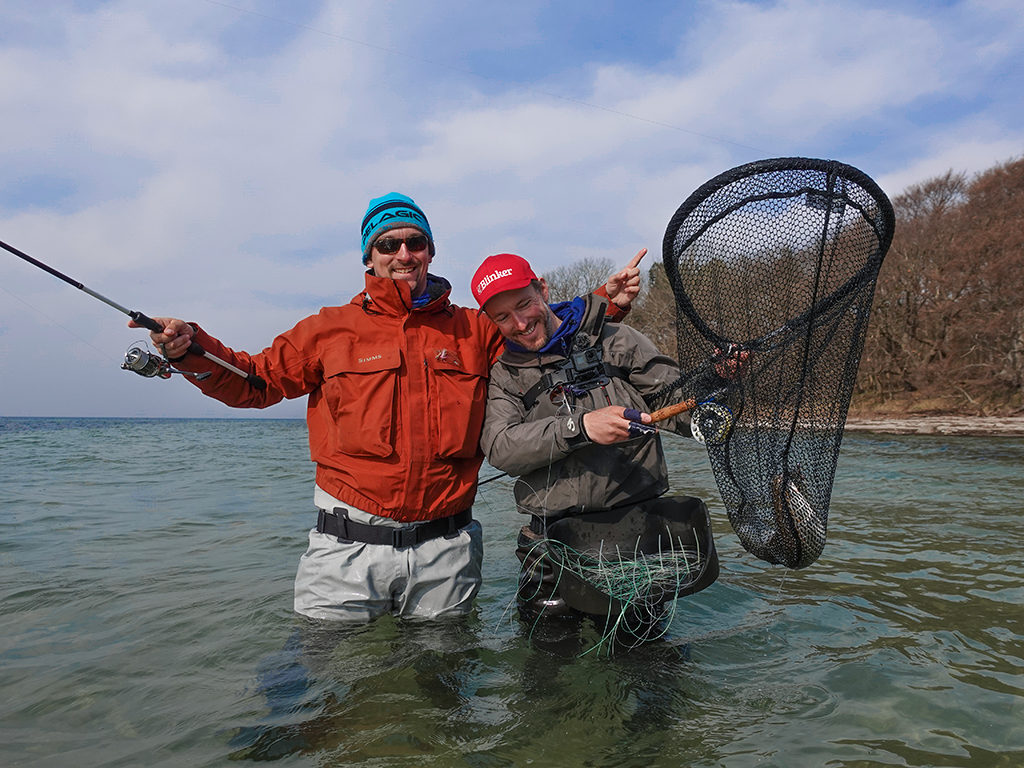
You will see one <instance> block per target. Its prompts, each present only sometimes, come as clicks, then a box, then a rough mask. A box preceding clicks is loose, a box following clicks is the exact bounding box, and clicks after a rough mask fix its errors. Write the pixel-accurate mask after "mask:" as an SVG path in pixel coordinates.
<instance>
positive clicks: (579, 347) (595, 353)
mask: <svg viewBox="0 0 1024 768" xmlns="http://www.w3.org/2000/svg"><path fill="white" fill-rule="evenodd" d="M601 325H603V323H601ZM599 339H600V327H599V328H598V334H597V336H596V337H594V336H588V335H587V334H582V333H581V334H577V336H576V338H575V339H574V340H573V346H572V351H571V352H570V353H569V356H568V357H566V358H564V359H562V360H559V361H558V362H557V363H555V364H554V365H553V367H552V369H551V370H548V371H547V372H545V373H544V374H543V375H541V377H540V381H538V382H537V383H536V384H534V385H533V386H532V387H530V388H529V389H528V390H527V391H526V392H524V393H523V394H522V395H521V397H522V400H523V405H525V406H526V410H527V411H529V410H531V409H532V408H533V407H534V406H535V405H536V404H537V402H538V399H539V398H540V396H541V395H542V394H544V393H550V392H553V391H555V390H560V391H561V392H564V393H566V394H568V395H570V396H571V397H573V398H577V397H582V396H583V395H585V394H586V393H587V392H588V391H590V390H592V389H597V388H598V387H604V386H606V385H607V384H608V382H609V381H610V380H611V379H612V378H624V379H628V378H629V369H628V368H623V367H622V366H619V365H611V364H609V363H606V362H605V361H604V356H603V353H602V350H601V345H600V341H599Z"/></svg>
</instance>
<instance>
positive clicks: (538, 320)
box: [484, 278, 559, 352]
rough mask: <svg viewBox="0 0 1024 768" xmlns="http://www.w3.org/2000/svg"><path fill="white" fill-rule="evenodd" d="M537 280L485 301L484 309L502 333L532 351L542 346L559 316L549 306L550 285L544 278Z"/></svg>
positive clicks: (555, 328)
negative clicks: (535, 282)
mask: <svg viewBox="0 0 1024 768" xmlns="http://www.w3.org/2000/svg"><path fill="white" fill-rule="evenodd" d="M537 283H539V286H538V285H537V284H534V283H531V284H530V285H528V286H526V287H525V288H517V289H516V290H514V291H503V292H502V293H499V294H497V295H495V296H493V297H492V298H491V299H490V300H488V302H487V303H486V304H484V312H486V313H487V316H488V317H489V318H491V320H493V321H494V324H495V325H497V326H498V330H499V331H501V335H502V336H504V337H505V338H506V339H508V340H509V341H511V342H512V343H513V344H517V345H518V346H520V347H522V348H523V349H526V350H529V351H530V352H536V351H538V350H539V349H541V348H542V347H543V346H544V345H545V344H547V343H548V341H549V340H550V339H551V336H552V335H553V334H554V332H555V331H556V330H558V325H559V321H558V317H557V316H556V315H555V313H554V312H552V311H551V307H549V306H548V286H547V283H545V282H544V279H543V278H541V279H539V280H538V281H537Z"/></svg>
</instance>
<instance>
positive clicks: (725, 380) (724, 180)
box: [654, 158, 894, 568]
mask: <svg viewBox="0 0 1024 768" xmlns="http://www.w3.org/2000/svg"><path fill="white" fill-rule="evenodd" d="M893 228H894V215H893V209H892V205H891V203H890V202H889V199H888V198H887V197H886V196H885V194H884V193H883V192H882V190H881V189H879V187H878V185H877V184H875V182H874V181H873V180H872V179H870V178H869V177H868V176H867V175H865V174H864V173H862V172H861V171H859V170H857V169H856V168H853V167H851V166H849V165H845V164H843V163H840V162H836V161H831V160H816V159H809V158H777V159H771V160H762V161H758V162H754V163H748V164H746V165H742V166H739V167H737V168H733V169H732V170H729V171H726V172H725V173H722V174H720V175H719V176H716V177H715V178H713V179H711V180H710V181H708V182H707V183H705V184H704V185H702V186H701V187H700V188H699V189H697V190H696V191H695V192H694V193H693V194H692V195H690V197H689V198H687V200H686V201H685V202H684V203H683V204H682V205H681V206H680V207H679V209H678V210H677V211H676V213H675V215H674V216H673V217H672V219H671V220H670V221H669V224H668V228H667V230H666V232H665V239H664V243H663V258H664V266H665V272H666V274H667V276H668V279H669V282H670V284H671V286H672V290H673V293H674V295H675V302H676V332H677V346H678V358H679V365H680V369H681V370H683V371H690V372H691V373H690V374H688V375H686V376H684V377H683V378H682V379H680V380H679V381H678V382H675V383H674V384H672V385H670V386H669V387H666V389H665V390H663V392H662V393H660V394H661V395H663V396H664V395H665V394H667V393H668V392H671V393H672V394H673V396H674V398H673V399H677V400H679V401H680V402H679V404H677V405H676V406H675V409H676V410H679V409H686V410H691V411H692V413H691V420H692V425H693V433H694V436H695V437H697V438H698V439H700V440H703V442H704V444H705V445H706V447H707V452H708V456H709V458H710V461H711V466H712V469H713V471H714V475H715V480H716V482H717V484H718V488H719V491H720V492H721V494H722V502H723V504H724V506H725V508H726V513H727V515H728V518H729V522H730V524H731V525H732V527H733V529H734V530H735V532H736V534H737V536H738V538H739V540H740V543H741V544H742V545H743V547H744V548H745V549H746V550H747V551H749V552H750V553H752V554H753V555H755V556H756V557H758V558H760V559H762V560H765V561H767V562H769V563H776V564H782V565H785V566H787V567H789V568H803V567H805V566H807V565H809V564H811V563H813V562H814V561H815V560H816V559H817V558H818V557H819V556H820V555H821V553H822V549H823V548H824V545H825V538H826V529H827V526H828V512H829V503H830V499H831V494H832V484H833V480H834V476H835V469H836V461H837V458H838V455H839V447H840V443H841V441H842V436H843V427H844V425H845V423H846V416H847V411H848V408H849V403H850V397H851V395H852V392H853V387H854V383H855V379H856V375H857V367H858V364H859V361H860V355H861V351H862V349H863V345H864V336H865V332H866V330H867V323H868V317H869V315H870V311H871V302H872V298H873V295H874V290H875V282H876V279H877V276H878V270H879V268H880V267H881V265H882V259H883V258H884V257H885V254H886V251H887V250H888V248H889V245H890V243H891V241H892V236H893ZM727 364H732V365H734V366H735V365H737V364H738V371H737V370H735V369H734V370H732V372H729V371H728V370H727V369H725V368H724V367H723V366H726V365H727ZM663 401H664V398H663V399H662V402H663ZM665 411H672V409H671V408H669V409H665ZM654 415H655V416H656V418H663V417H664V416H663V415H661V414H658V413H657V412H656V413H655V414H654Z"/></svg>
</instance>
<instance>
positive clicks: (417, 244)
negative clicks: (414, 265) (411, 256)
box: [373, 235, 430, 256]
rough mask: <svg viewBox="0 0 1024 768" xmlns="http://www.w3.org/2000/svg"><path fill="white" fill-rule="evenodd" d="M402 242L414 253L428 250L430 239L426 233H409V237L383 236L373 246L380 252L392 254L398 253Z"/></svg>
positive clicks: (387, 254)
mask: <svg viewBox="0 0 1024 768" xmlns="http://www.w3.org/2000/svg"><path fill="white" fill-rule="evenodd" d="M402 243H405V247H406V248H408V249H409V252H410V253H414V252H418V251H423V250H426V248H427V245H428V244H429V243H430V240H429V238H428V237H427V236H426V235H409V237H404V238H403V237H382V238H380V239H379V240H377V241H376V242H375V243H374V244H373V247H374V248H376V249H377V252H378V253H382V254H384V255H385V256H390V255H391V254H393V253H398V249H399V248H401V247H402Z"/></svg>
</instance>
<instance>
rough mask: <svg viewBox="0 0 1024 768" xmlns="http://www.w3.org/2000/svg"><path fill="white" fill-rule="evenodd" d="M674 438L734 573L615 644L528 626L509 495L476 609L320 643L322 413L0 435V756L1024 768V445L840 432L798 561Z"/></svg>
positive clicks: (340, 632)
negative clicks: (300, 599) (317, 529)
mask: <svg viewBox="0 0 1024 768" xmlns="http://www.w3.org/2000/svg"><path fill="white" fill-rule="evenodd" d="M666 446H667V453H668V460H669V464H670V467H671V472H672V486H673V489H674V490H675V491H677V492H685V493H689V494H691V495H696V496H700V497H701V498H703V499H705V501H707V503H708V505H709V507H710V508H711V510H712V517H713V522H714V528H715V535H716V540H717V543H718V547H719V554H720V558H721V570H722V573H721V576H720V578H719V580H718V581H717V582H716V583H715V584H713V585H712V586H711V587H709V588H708V589H706V590H704V591H703V592H701V593H699V594H697V595H694V596H691V597H687V598H684V599H682V600H681V601H679V603H678V608H677V610H676V612H675V615H674V618H673V620H672V623H671V625H670V626H669V627H668V631H667V633H666V635H665V636H664V637H662V638H661V639H659V640H657V641H654V642H650V643H646V644H644V645H641V646H639V647H636V648H632V649H626V648H619V649H613V650H612V651H610V652H607V651H606V649H604V648H603V647H601V646H600V645H599V643H600V641H601V637H600V633H599V632H598V631H597V630H596V629H594V628H590V627H586V626H585V627H584V628H583V629H582V630H579V631H567V630H564V629H560V628H559V627H558V626H555V627H553V628H551V627H547V626H543V625H542V626H533V625H528V624H523V623H521V622H520V621H519V619H518V618H517V617H516V612H515V610H514V608H513V607H512V601H513V593H514V590H515V581H516V572H517V568H518V562H517V561H516V559H515V557H514V555H513V551H512V550H513V547H514V541H515V535H516V530H517V528H518V527H519V525H521V524H522V522H523V521H522V519H521V518H520V517H519V516H517V514H516V513H515V512H514V507H513V504H512V502H511V491H510V488H511V484H510V481H509V480H508V478H504V477H499V478H497V479H494V480H492V481H490V482H487V483H485V484H483V485H482V486H481V488H480V492H479V495H478V498H477V503H476V506H475V513H476V516H477V518H478V519H479V520H480V521H481V522H482V524H483V527H484V541H485V546H486V556H485V564H484V585H483V588H482V589H481V592H480V596H479V600H478V609H477V612H476V614H475V615H474V616H473V617H471V618H470V619H469V620H466V621H457V622H442V623H411V622H400V621H394V620H392V619H390V618H385V619H382V620H379V621H376V622H374V623H372V624H369V625H366V626H358V627H337V626H319V627H318V626H316V625H311V624H309V623H308V622H306V621H304V620H301V619H299V618H297V617H295V616H294V615H293V613H292V610H291V599H292V598H291V591H292V578H293V576H294V573H295V567H296V564H297V561H298V558H299V556H300V555H301V554H302V552H303V550H304V548H305V540H306V533H307V531H308V529H309V528H310V527H311V526H312V525H313V524H314V522H315V514H314V511H313V506H312V485H313V468H312V465H311V464H310V462H309V459H308V451H307V447H306V430H305V424H304V423H303V422H301V421H292V420H260V419H237V420H138V419H131V420H119V419H109V420H108V419H0V533H2V535H0V599H2V606H3V608H2V613H0V765H4V766H74V768H89V767H90V766H220V765H228V764H237V762H238V761H241V762H248V761H257V760H261V761H267V760H270V761H276V762H277V763H279V764H281V765H289V766H321V765H352V764H355V765H358V764H363V765H373V766H406V765H408V766H479V767H481V768H482V767H485V766H486V767H491V766H526V765H530V766H643V767H644V768H647V767H648V766H672V767H673V768H678V767H679V766H728V768H741V767H743V766H779V767H780V768H789V767H792V766H798V767H799V766H831V767H835V768H840V767H843V768H854V767H855V766H856V767H857V768H867V767H869V766H871V767H873V766H961V767H963V768H974V767H982V766H984V767H986V768H995V767H997V766H1005V767H1006V768H1010V767H1011V766H1020V765H1024V609H1022V604H1024V566H1022V558H1021V554H1022V543H1024V517H1022V515H1021V507H1022V504H1021V499H1022V498H1024V439H1020V438H1006V437H1003V438H978V437H935V436H905V437H893V436H886V435H878V434H858V433H850V434H847V436H846V437H845V439H844V442H843V448H842V453H841V456H840V459H839V467H838V471H837V477H836V484H835V489H834V493H833V501H832V507H831V514H830V520H829V541H828V544H827V545H826V547H825V550H824V553H823V555H822V557H821V558H820V560H818V561H817V562H816V563H814V564H813V565H811V566H810V567H808V568H806V569H804V570H801V571H787V570H785V569H782V568H780V567H778V566H770V565H768V564H766V563H762V562H760V561H758V560H755V559H754V558H752V557H751V556H750V555H748V554H747V553H746V552H744V551H743V550H742V548H741V547H740V546H739V544H738V543H737V540H736V536H735V534H733V532H732V531H731V529H730V527H729V524H728V521H727V520H726V519H725V516H724V514H723V512H722V509H721V503H720V501H719V499H718V493H717V490H716V488H715V484H714V478H713V476H712V475H711V472H710V469H709V466H708V461H707V456H706V454H705V453H704V452H703V449H702V447H701V446H700V445H698V444H696V443H694V442H693V441H683V440H681V439H675V438H672V439H668V438H667V439H666ZM497 475H498V473H497V472H496V471H495V470H493V469H491V468H489V467H487V466H486V465H485V467H484V470H483V471H482V473H481V476H482V478H483V479H488V478H492V477H496V476H497ZM595 648H596V649H597V650H596V651H595Z"/></svg>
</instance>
